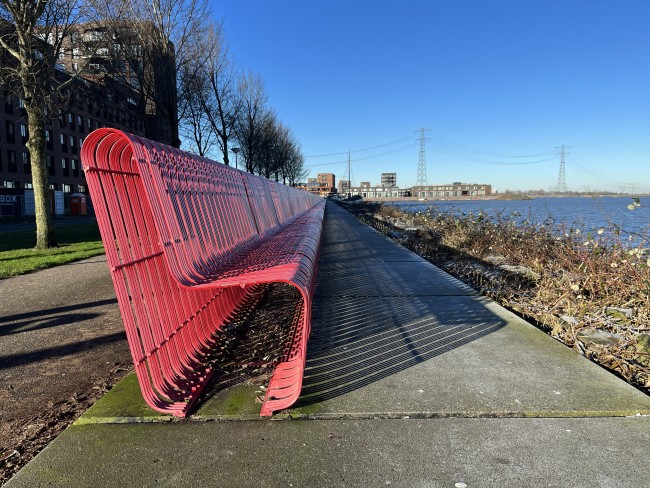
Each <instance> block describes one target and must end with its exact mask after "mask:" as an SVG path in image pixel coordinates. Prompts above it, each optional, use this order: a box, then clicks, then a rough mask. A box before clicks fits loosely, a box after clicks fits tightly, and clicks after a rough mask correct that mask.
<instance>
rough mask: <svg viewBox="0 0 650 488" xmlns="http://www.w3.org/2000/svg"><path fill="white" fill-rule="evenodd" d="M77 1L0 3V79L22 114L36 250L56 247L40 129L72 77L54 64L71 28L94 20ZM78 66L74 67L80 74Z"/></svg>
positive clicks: (94, 12)
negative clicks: (18, 102) (1, 56)
mask: <svg viewBox="0 0 650 488" xmlns="http://www.w3.org/2000/svg"><path fill="white" fill-rule="evenodd" d="M95 7H96V6H93V5H92V4H91V2H89V1H81V0H0V21H1V22H2V26H0V47H2V48H3V51H5V53H6V54H5V55H4V57H5V59H4V61H3V62H2V68H1V69H0V81H1V82H2V83H3V85H4V86H6V87H8V88H9V89H10V90H11V91H12V92H13V93H14V94H15V95H16V96H18V97H20V99H21V101H22V104H23V107H24V109H25V112H26V114H27V125H28V131H29V138H28V140H27V143H26V146H27V149H28V151H29V156H30V165H31V172H32V185H33V188H34V203H35V211H36V248H38V249H44V248H48V247H54V246H56V245H57V243H56V239H55V236H54V229H53V224H52V210H51V207H50V196H49V184H48V175H47V164H46V152H45V126H46V124H47V122H48V120H49V115H48V114H50V113H52V108H53V107H54V106H55V105H56V104H57V103H60V102H61V101H62V99H63V98H65V97H64V93H65V92H64V90H67V89H68V87H69V86H70V85H71V83H72V82H73V81H74V77H73V76H70V75H67V74H64V73H63V72H62V69H61V66H60V65H58V64H57V60H58V58H59V55H60V54H61V53H62V51H63V49H64V47H65V46H66V43H69V40H70V36H71V35H72V33H73V32H74V30H75V26H76V25H77V24H78V23H81V22H87V21H89V20H90V19H97V16H96V15H97V13H98V10H97V9H96V8H95ZM83 68H84V66H83V65H82V66H81V67H80V68H78V71H82V70H83Z"/></svg>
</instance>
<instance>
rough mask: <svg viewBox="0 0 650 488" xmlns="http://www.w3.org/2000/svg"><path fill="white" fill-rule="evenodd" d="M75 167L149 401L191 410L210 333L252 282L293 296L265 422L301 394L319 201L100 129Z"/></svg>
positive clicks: (204, 376)
mask: <svg viewBox="0 0 650 488" xmlns="http://www.w3.org/2000/svg"><path fill="white" fill-rule="evenodd" d="M81 161H82V163H83V166H84V170H85V172H86V179H87V182H88V188H89V191H90V195H91V198H92V202H93V205H94V208H95V213H96V216H97V221H98V223H99V229H100V232H101V235H102V240H103V242H104V247H105V248H106V255H107V260H108V264H109V266H110V270H111V276H112V278H113V284H114V286H115V292H116V295H117V300H118V304H119V307H120V312H121V314H122V318H123V320H124V326H125V330H126V334H127V338H128V342H129V347H130V349H131V354H132V356H133V362H134V365H135V371H136V373H137V376H138V380H139V382H140V388H141V390H142V394H143V396H144V399H145V401H146V402H147V404H149V405H150V406H151V407H152V408H154V409H155V410H158V411H160V412H165V413H171V414H173V415H176V416H185V415H187V413H188V411H189V409H190V408H191V407H192V405H193V404H194V403H195V402H196V400H197V399H198V397H199V395H200V393H201V390H202V389H203V388H204V387H205V385H206V383H207V382H208V380H209V379H210V376H211V374H212V370H211V369H210V364H209V358H210V353H211V351H213V350H214V347H215V346H216V345H217V344H218V339H217V333H218V332H219V331H220V330H221V328H222V327H223V325H224V324H225V323H226V322H227V321H228V320H229V318H231V317H232V316H233V315H234V314H235V313H236V312H237V311H238V310H240V309H241V308H242V307H245V306H246V302H247V300H249V299H250V298H251V297H252V296H253V294H254V291H255V288H256V285H259V284H264V283H275V282H284V283H288V284H290V285H292V286H294V287H295V288H297V289H298V290H299V291H300V294H301V296H302V307H301V309H300V313H299V314H296V315H297V318H296V323H295V324H294V329H293V330H294V333H293V339H292V343H291V348H290V351H289V352H288V353H287V354H286V356H285V357H284V358H283V360H282V361H281V362H280V363H279V364H278V365H277V366H276V368H275V371H274V373H273V376H272V377H271V380H270V383H269V387H268V389H267V392H266V397H265V400H264V403H263V405H262V410H261V415H262V416H270V415H272V414H273V412H274V411H278V410H282V409H285V408H287V407H289V406H290V405H292V404H293V403H294V402H295V401H296V400H297V399H298V396H299V395H300V389H301V386H302V377H303V371H304V366H305V357H306V351H307V339H308V337H309V329H310V317H311V306H312V297H313V293H314V284H315V279H316V271H317V264H318V254H319V249H320V235H321V231H322V221H323V212H324V207H325V203H324V200H323V199H322V198H319V197H316V196H314V195H311V194H309V193H307V192H304V191H300V190H295V189H293V188H288V187H286V186H284V185H281V184H278V183H276V182H274V181H270V180H267V179H264V178H260V177H257V176H254V175H251V174H249V173H245V172H243V171H239V170H236V169H233V168H231V167H229V166H225V165H223V164H220V163H216V162H214V161H210V160H208V159H206V158H202V157H199V156H196V155H193V154H189V153H186V152H183V151H180V150H178V149H174V148H171V147H168V146H164V145H162V144H158V143H155V142H152V141H149V140H147V139H144V138H142V137H139V136H134V135H132V134H128V133H125V132H121V131H118V130H115V129H99V130H96V131H94V132H92V133H91V134H90V135H89V136H88V137H87V138H86V140H85V141H84V144H83V147H82V150H81Z"/></svg>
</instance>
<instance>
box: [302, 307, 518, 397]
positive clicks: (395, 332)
mask: <svg viewBox="0 0 650 488" xmlns="http://www.w3.org/2000/svg"><path fill="white" fill-rule="evenodd" d="M485 301H486V300H485V299H482V298H470V297H463V301H460V300H459V297H452V298H451V300H450V297H390V298H386V297H340V298H337V299H336V305H335V306H332V307H330V306H329V305H334V303H333V302H332V301H329V300H327V299H323V300H316V303H315V304H314V328H313V329H312V337H311V340H310V344H309V349H308V351H309V352H308V357H307V368H306V371H305V377H304V381H303V389H302V396H301V399H300V400H299V402H298V404H297V405H296V407H300V406H307V405H311V404H314V403H318V402H320V401H323V400H328V399H332V398H335V397H338V396H340V395H343V394H345V393H349V392H351V391H354V390H357V389H359V388H361V387H364V386H366V385H369V384H371V383H374V382H376V381H379V380H381V379H383V378H387V377H389V376H391V375H394V374H396V373H399V372H400V371H404V370H406V369H408V368H411V367H413V366H416V365H418V364H420V363H422V362H424V361H427V360H429V359H431V358H434V357H436V356H440V355H442V354H444V353H445V352H448V351H451V350H453V349H455V348H457V347H460V346H462V345H465V344H468V343H470V342H472V341H475V340H477V339H480V338H481V337H484V336H486V335H488V334H491V333H492V332H495V331H497V330H499V329H500V328H502V327H503V326H505V325H506V322H505V321H504V320H503V319H502V318H500V317H498V316H496V315H495V314H494V313H492V312H491V311H490V310H488V309H487V308H486V307H485V305H484V303H485ZM452 366H453V365H450V367H452Z"/></svg>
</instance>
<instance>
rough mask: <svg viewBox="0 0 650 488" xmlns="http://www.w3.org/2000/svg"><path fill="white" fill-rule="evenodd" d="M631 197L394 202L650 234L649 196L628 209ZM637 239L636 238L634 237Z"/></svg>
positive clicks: (417, 208) (409, 208) (413, 207)
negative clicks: (637, 205) (635, 206)
mask: <svg viewBox="0 0 650 488" xmlns="http://www.w3.org/2000/svg"><path fill="white" fill-rule="evenodd" d="M631 203H632V198H629V197H567V198H535V199H532V200H453V201H423V202H420V201H417V202H415V201H411V202H406V201H402V202H393V203H390V205H394V206H396V207H398V208H399V209H401V210H404V211H407V212H428V211H429V209H431V210H432V211H433V212H434V213H435V212H442V213H448V212H452V213H460V214H465V215H467V214H469V213H478V212H483V213H485V214H486V215H487V217H488V218H490V219H495V218H499V217H500V218H502V219H509V218H513V219H514V220H515V221H517V222H523V221H525V220H527V221H529V222H531V223H534V224H539V223H543V222H547V221H549V219H551V221H552V222H553V226H554V228H556V229H557V228H559V227H561V226H564V227H566V226H569V227H573V228H579V229H580V230H581V231H584V232H596V231H597V230H598V229H600V228H604V229H606V230H608V229H612V228H613V227H615V226H618V227H619V228H620V229H621V231H622V233H623V234H630V233H632V234H640V235H643V236H647V234H648V230H649V227H650V198H647V197H645V198H643V197H642V198H641V200H640V203H641V205H640V206H639V207H637V208H635V209H634V210H629V209H628V205H630V204H631ZM633 240H634V239H633Z"/></svg>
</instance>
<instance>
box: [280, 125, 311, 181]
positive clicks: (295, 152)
mask: <svg viewBox="0 0 650 488" xmlns="http://www.w3.org/2000/svg"><path fill="white" fill-rule="evenodd" d="M282 139H283V142H282V144H283V146H284V148H285V149H284V153H283V154H284V156H283V162H282V178H283V183H284V184H289V186H296V184H297V183H298V182H299V181H301V180H304V179H305V178H307V175H308V174H309V171H308V170H307V169H306V168H305V157H304V156H303V154H302V151H301V148H300V143H299V142H298V140H297V139H296V137H295V136H294V134H293V133H292V132H291V129H289V128H285V129H284V132H283V135H282Z"/></svg>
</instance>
